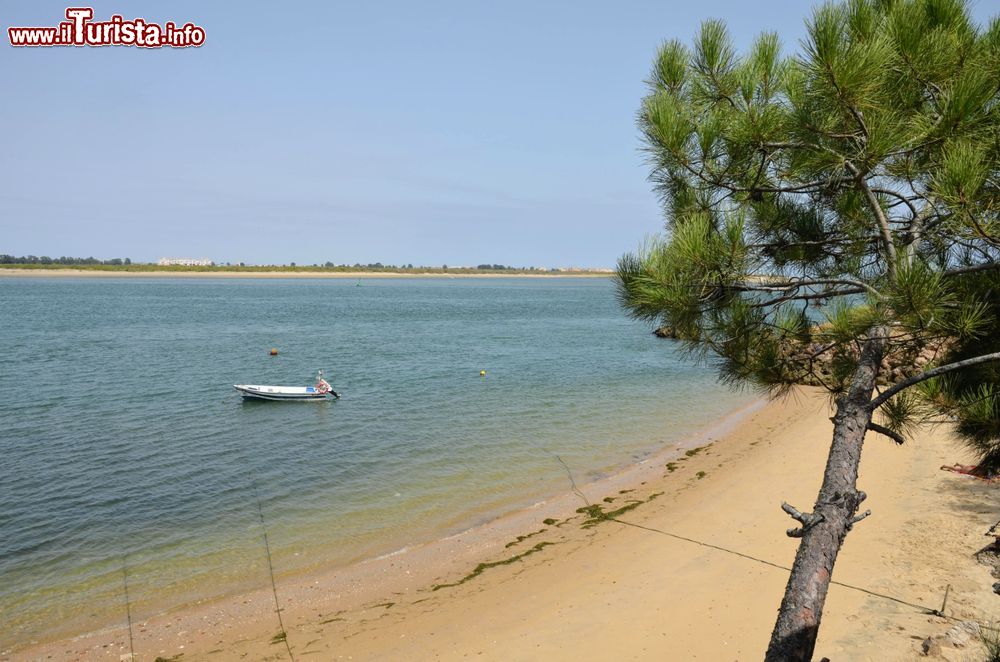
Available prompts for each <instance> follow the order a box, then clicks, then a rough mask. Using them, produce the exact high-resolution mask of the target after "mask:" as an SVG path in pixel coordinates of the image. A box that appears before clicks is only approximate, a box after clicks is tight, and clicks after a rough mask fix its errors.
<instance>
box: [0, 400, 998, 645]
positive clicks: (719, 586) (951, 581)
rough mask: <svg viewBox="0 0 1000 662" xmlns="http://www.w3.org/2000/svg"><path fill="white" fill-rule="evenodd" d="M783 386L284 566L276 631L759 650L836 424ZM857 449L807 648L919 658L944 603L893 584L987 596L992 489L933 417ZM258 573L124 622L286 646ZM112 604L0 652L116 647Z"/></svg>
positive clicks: (955, 601)
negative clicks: (339, 555) (79, 626)
mask: <svg viewBox="0 0 1000 662" xmlns="http://www.w3.org/2000/svg"><path fill="white" fill-rule="evenodd" d="M793 393H794V397H792V398H791V399H786V400H783V401H776V402H768V403H763V402H762V401H757V402H754V403H751V404H750V405H748V406H745V407H743V408H742V409H740V410H737V411H736V412H733V413H732V414H730V415H729V416H727V417H725V418H723V419H721V420H719V421H717V422H716V423H715V424H713V425H712V426H709V427H708V428H705V429H703V430H702V431H701V432H700V433H698V434H695V435H692V436H691V437H689V438H688V439H685V440H684V441H683V442H680V443H677V444H671V445H670V446H668V447H665V448H664V449H663V450H662V451H660V452H657V453H655V454H654V455H652V456H650V457H649V458H647V459H645V460H643V461H641V462H640V463H638V464H635V465H631V466H630V467H627V468H625V469H624V470H623V471H622V472H619V473H616V474H614V475H612V476H609V477H607V478H604V479H601V480H598V481H594V482H591V483H588V484H586V485H580V486H579V491H580V493H581V494H583V495H584V496H585V500H586V501H587V502H589V504H590V506H589V507H587V506H582V504H583V503H584V501H583V500H581V496H580V495H578V494H575V493H573V492H570V493H562V494H560V495H558V496H556V497H554V498H552V499H548V500H546V501H543V502H540V503H537V504H534V505H532V506H530V507H528V508H525V509H522V510H519V511H516V512H514V513H511V514H509V515H507V516H504V517H501V518H499V519H497V520H493V521H490V522H486V523H484V524H481V525H479V526H476V527H473V528H471V529H468V530H466V531H463V532H461V533H457V534H454V535H452V536H448V537H445V538H443V539H440V540H436V541H430V542H426V543H422V544H419V545H414V546H411V547H408V548H404V549H402V550H396V551H394V552H390V553H387V554H383V555H381V556H379V557H377V558H374V559H369V560H367V561H363V562H361V563H358V564H356V565H353V566H350V567H348V568H339V569H331V570H329V571H325V572H321V573H318V574H314V575H309V576H306V577H301V578H297V579H292V580H282V581H281V582H280V583H279V584H278V586H277V593H278V598H279V600H280V603H281V610H282V614H283V619H284V625H285V631H286V633H287V636H288V643H289V645H290V646H291V648H292V649H293V651H294V652H295V654H296V657H298V656H300V655H303V656H304V655H309V654H317V655H319V656H320V657H319V659H338V658H340V657H342V658H343V659H348V658H350V657H353V659H430V658H438V659H460V658H462V657H466V656H473V655H480V656H482V657H484V658H486V659H494V660H502V659H585V660H590V659H593V660H598V659H614V658H617V659H624V658H626V657H632V658H638V659H676V656H677V655H678V652H679V651H683V657H685V658H686V659H706V660H708V659H754V658H759V657H760V656H761V654H762V653H763V649H764V647H766V643H767V638H768V635H769V633H770V629H771V626H773V614H774V610H775V609H776V607H777V605H778V602H779V601H780V598H781V593H782V591H783V589H784V583H785V581H786V580H787V571H786V570H782V569H781V568H782V567H784V568H787V567H789V566H790V564H791V560H792V557H793V556H794V551H795V541H793V540H790V539H789V538H787V537H785V536H784V533H783V532H784V530H785V529H786V528H788V526H789V523H788V519H787V517H786V516H785V515H784V513H782V512H781V511H780V509H779V508H778V505H779V504H780V502H781V501H783V500H787V501H788V502H790V503H793V504H796V505H800V506H801V505H804V504H807V503H809V502H810V501H811V499H812V498H814V496H815V492H816V488H817V487H818V485H819V482H820V480H821V478H822V467H823V464H824V461H825V457H826V450H827V448H828V444H829V441H828V439H829V434H830V430H831V427H832V426H831V424H830V422H829V419H828V416H829V403H828V400H827V398H826V397H825V395H823V394H819V393H817V391H816V390H815V389H796V390H795V391H794V392H793ZM704 442H711V443H710V444H708V445H699V444H704ZM865 453H866V455H865V457H864V459H863V461H862V471H861V483H860V487H861V488H862V489H867V490H868V491H869V494H870V497H869V501H868V502H867V503H866V506H867V507H870V508H871V509H872V511H873V513H874V514H873V516H872V517H871V518H869V519H867V520H865V524H864V525H859V526H858V527H856V528H855V530H854V531H853V532H852V533H851V535H850V536H848V539H847V541H846V543H845V547H844V549H843V551H842V553H841V557H840V559H839V560H838V564H837V570H836V576H835V580H836V583H835V584H834V585H833V586H831V590H830V595H829V598H828V600H827V607H826V609H825V612H824V619H823V627H822V628H821V630H820V638H819V642H818V646H817V656H820V655H826V656H829V657H831V658H833V659H880V660H896V659H898V660H904V659H912V658H913V657H914V656H916V655H918V654H919V650H920V642H921V641H922V640H923V639H925V638H926V637H928V636H938V635H940V634H941V633H943V632H945V631H946V630H947V629H948V628H949V627H951V626H952V625H954V621H946V620H943V619H939V618H935V617H929V616H928V614H927V613H926V612H924V611H922V610H921V609H915V608H913V607H912V606H907V604H903V603H904V602H905V603H908V604H909V605H914V604H916V605H933V608H937V607H938V606H940V604H941V595H942V593H943V591H944V590H945V586H946V585H948V586H950V590H951V593H950V597H949V601H948V609H947V615H948V616H950V617H952V618H953V619H958V620H968V619H976V618H979V619H982V618H984V617H985V615H988V614H989V613H990V610H991V609H992V610H994V611H995V608H996V603H995V600H996V596H995V595H994V594H993V593H992V591H991V587H990V585H991V583H992V581H995V580H993V579H990V576H989V572H988V570H987V569H986V568H985V567H984V566H981V565H978V564H977V563H976V562H975V561H974V560H972V558H971V554H972V553H973V552H975V551H976V550H977V549H979V548H981V547H983V546H984V544H985V542H986V541H985V539H984V538H983V537H982V534H983V531H985V529H986V528H987V527H988V526H989V524H991V523H992V521H994V520H995V517H994V512H993V510H991V509H990V508H989V507H984V505H987V504H984V501H986V502H987V503H988V501H989V500H991V499H992V500H994V501H995V499H996V498H997V497H996V494H997V493H996V491H995V489H996V488H995V486H992V485H988V484H984V483H982V482H979V481H974V480H964V479H963V478H962V477H958V476H955V475H953V474H949V473H948V472H943V471H940V470H939V469H938V466H940V465H941V464H944V463H947V462H949V461H956V460H961V459H963V457H964V456H963V455H962V452H961V450H960V448H959V446H958V445H957V444H956V443H955V442H954V440H952V439H951V438H950V437H949V436H948V435H947V434H946V433H945V431H944V430H942V429H940V428H939V429H936V430H930V431H924V432H921V433H920V434H918V435H917V436H916V437H915V438H914V439H913V440H912V442H908V443H907V444H906V445H904V446H902V447H896V446H895V444H890V443H888V442H887V440H885V439H882V438H879V437H876V436H874V435H873V436H872V438H870V439H869V440H868V443H867V445H866V450H865ZM616 481H617V482H616ZM633 504H634V505H633ZM595 507H596V508H597V509H595ZM602 514H614V515H615V518H614V519H606V518H602V517H601V515H602ZM477 564H478V565H477ZM265 582H266V580H265V579H264V578H262V581H261V587H260V588H259V589H257V590H255V591H252V592H250V593H245V594H241V595H236V596H230V597H228V598H222V599H219V600H212V601H206V602H203V603H200V604H195V605H192V606H189V607H185V608H183V609H180V610H177V611H174V612H167V613H164V614H160V615H158V616H155V617H151V618H149V619H147V620H144V621H137V622H136V623H135V626H134V629H135V651H136V657H137V659H151V658H153V657H156V656H163V657H166V658H169V657H171V656H175V655H178V654H181V653H183V654H184V656H183V659H185V660H191V659H196V660H197V659H211V660H237V659H247V658H249V659H261V658H263V657H273V656H276V655H280V654H282V653H283V652H284V649H283V647H282V646H281V644H280V642H279V643H277V644H276V643H275V642H274V641H273V639H274V636H275V634H276V633H277V632H278V629H279V628H278V624H277V620H276V615H275V611H274V597H273V595H272V594H271V587H270V585H269V584H265ZM879 596H892V597H894V598H895V599H896V600H901V601H903V602H894V601H893V600H889V599H885V598H883V597H879ZM680 597H683V599H678V598H680ZM121 620H122V622H121V623H120V624H119V625H118V626H112V627H110V628H106V629H104V630H102V631H99V632H91V633H88V634H85V635H81V636H78V637H74V638H72V639H63V640H59V641H53V642H48V643H43V644H39V645H36V646H32V647H30V648H25V649H22V650H20V651H18V652H16V653H13V652H8V651H0V659H5V660H6V659H11V660H21V659H24V660H29V659H30V660H35V659H46V658H47V657H48V656H52V657H53V659H56V658H58V659H68V660H119V659H128V653H129V649H128V631H127V629H126V626H125V617H124V614H123V615H122V619H121ZM975 645H976V644H975V643H972V644H970V647H974V646H975ZM967 652H968V649H966V650H965V651H964V652H963V650H961V649H950V648H949V649H947V650H945V652H944V654H943V655H944V658H945V659H951V660H959V659H963V658H962V657H961V656H962V655H965V654H966V653H967ZM8 656H12V657H8ZM671 656H673V657H671Z"/></svg>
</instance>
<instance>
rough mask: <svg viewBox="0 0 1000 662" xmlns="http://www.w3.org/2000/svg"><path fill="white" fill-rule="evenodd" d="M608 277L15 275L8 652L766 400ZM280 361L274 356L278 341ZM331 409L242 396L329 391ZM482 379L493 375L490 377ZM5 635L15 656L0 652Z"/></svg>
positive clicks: (385, 546) (1, 550) (2, 620)
mask: <svg viewBox="0 0 1000 662" xmlns="http://www.w3.org/2000/svg"><path fill="white" fill-rule="evenodd" d="M613 294H614V293H613V288H612V286H611V284H610V283H609V282H608V281H606V280H603V279H600V280H598V279H558V280H538V279H503V280H492V279H491V280H485V279H484V280H419V279H413V280H384V281H383V280H367V281H364V287H356V285H355V283H354V282H353V281H348V280H306V281H301V280H295V281H273V280H231V281H230V280H146V279H142V280H139V279H136V280H119V279H109V280H91V279H81V280H64V279H51V280H50V279H25V280H2V279H0V347H2V348H3V352H2V353H0V394H2V396H3V397H2V398H0V422H2V424H0V425H2V427H0V457H2V462H0V577H3V582H2V583H0V628H2V629H3V630H5V631H4V632H3V633H2V636H0V644H2V646H6V645H10V644H15V643H17V642H23V641H26V640H27V639H29V638H31V637H35V636H39V635H40V634H54V633H59V632H64V633H65V632H72V631H74V630H75V629H79V628H82V627H85V626H86V625H93V624H94V623H99V622H101V620H102V619H105V620H114V619H116V618H118V617H119V615H120V614H119V612H120V609H121V608H120V605H121V602H122V595H121V587H122V563H123V557H124V556H125V555H127V562H128V567H129V570H128V572H129V585H130V594H131V598H132V600H133V601H134V603H135V604H134V610H135V613H137V615H138V617H139V618H143V617H146V616H148V615H151V614H152V613H153V612H154V611H155V610H159V609H163V608H166V607H170V606H175V605H177V604H181V603H183V602H185V601H189V600H193V599H197V598H203V597H209V596H212V595H219V594H222V593H225V592H232V591H239V590H245V589H248V588H252V587H258V586H263V585H264V582H266V568H265V567H264V566H263V559H262V556H263V555H262V550H261V544H260V525H259V521H258V519H257V505H256V501H255V498H254V488H253V485H254V484H256V486H257V490H258V491H259V494H260V499H261V502H262V506H263V510H264V515H265V518H266V519H267V523H268V534H269V537H270V540H271V544H272V550H273V553H274V559H275V565H276V570H277V571H278V573H279V576H281V575H287V574H289V573H294V572H301V571H303V570H306V569H309V568H312V567H316V566H319V565H324V564H325V565H330V564H336V563H346V562H350V561H353V560H357V559H361V558H365V557H368V556H372V555H375V554H378V553H382V552H385V551H388V550H391V549H395V548H398V547H401V546H403V545H406V544H408V543H412V542H415V541H420V540H424V539H428V538H430V537H432V536H435V535H440V534H443V533H450V532H454V531H456V530H459V529H461V528H463V527H467V526H469V525H471V524H473V523H475V522H477V521H481V520H482V519H483V518H486V517H489V516H493V515H496V514H499V513H501V512H503V511H504V510H508V509H511V508H513V507H516V506H520V505H525V504H528V503H531V502H532V501H534V500H537V499H538V498H540V497H542V496H545V495H549V494H552V493H554V492H559V491H564V490H565V489H566V488H567V487H568V486H567V485H565V474H564V470H563V468H562V466H561V465H559V464H558V462H557V461H556V460H555V458H554V454H556V453H558V454H559V455H560V456H561V457H562V458H563V460H565V461H566V462H567V464H568V465H569V466H570V467H572V468H573V470H574V472H575V473H576V475H577V476H587V475H596V473H598V472H602V471H609V470H613V469H614V468H617V467H621V466H623V465H625V464H628V463H630V462H632V461H634V457H635V456H636V455H641V454H643V453H646V452H649V451H651V450H654V449H656V448H658V447H660V446H662V445H663V444H665V443H667V442H670V441H673V440H677V439H680V438H682V437H684V436H685V435H687V434H690V433H691V432H693V431H694V430H695V429H697V428H699V427H702V426H704V425H705V424H707V423H708V422H710V421H711V420H713V419H715V418H717V417H719V416H720V415H722V414H724V413H725V412H727V411H729V410H731V409H734V408H735V407H737V406H738V405H739V404H741V403H742V402H745V401H746V400H747V398H746V397H744V396H737V395H734V394H732V393H730V392H728V391H726V390H725V389H724V388H722V387H720V386H718V385H717V384H716V383H715V378H714V374H713V373H712V372H711V371H709V370H707V369H705V368H698V367H693V366H691V365H690V364H688V363H686V362H684V361H682V360H681V359H680V358H679V357H678V356H677V355H676V353H675V350H674V348H673V347H672V346H671V344H670V343H667V342H663V341H657V340H656V339H654V338H652V337H651V336H650V334H649V329H648V328H647V327H646V326H645V325H642V324H636V323H634V322H630V321H628V320H627V319H625V317H624V315H623V314H622V313H621V311H620V310H619V309H618V308H617V306H616V304H615V301H614V296H613ZM271 347H277V348H279V349H280V354H279V355H278V356H277V357H271V356H269V355H268V349H270V348H271ZM317 368H323V369H324V370H325V371H326V373H327V378H328V379H329V381H330V382H331V383H332V384H333V386H334V388H335V389H336V390H337V391H339V392H341V393H342V394H343V395H344V398H343V399H342V400H340V401H336V402H324V403H268V402H243V401H242V400H241V399H240V398H239V396H238V394H237V393H236V392H235V391H234V390H233V389H232V384H234V383H274V384H308V383H311V380H312V379H313V377H314V375H315V371H316V369H317ZM481 369H482V370H487V371H488V375H487V377H486V378H485V379H483V378H480V377H479V371H480V370H481ZM2 646H0V647H2Z"/></svg>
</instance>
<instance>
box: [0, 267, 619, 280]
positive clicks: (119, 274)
mask: <svg viewBox="0 0 1000 662" xmlns="http://www.w3.org/2000/svg"><path fill="white" fill-rule="evenodd" d="M612 276H613V274H612V273H596V272H579V273H577V272H556V273H512V274H501V273H486V274H478V273H461V272H456V273H405V272H400V271H329V272H328V271H280V270H278V271H111V270H107V271H105V270H101V269H71V268H70V269H18V268H10V269H6V268H4V269H0V278H220V279H241V278H289V279H303V278H306V279H309V278H312V279H330V278H333V279H338V278H347V279H364V278H376V279H387V278H388V279H391V278H433V279H442V278H443V279H448V278H486V279H489V278H541V279H545V278H611V277H612Z"/></svg>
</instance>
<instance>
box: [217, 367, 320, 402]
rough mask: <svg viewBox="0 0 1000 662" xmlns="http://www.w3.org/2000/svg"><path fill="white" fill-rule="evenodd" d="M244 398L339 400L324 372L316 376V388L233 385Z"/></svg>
mask: <svg viewBox="0 0 1000 662" xmlns="http://www.w3.org/2000/svg"><path fill="white" fill-rule="evenodd" d="M233 388H235V389H236V390H237V391H239V392H240V393H241V394H242V395H243V397H244V398H256V399H259V400H326V398H327V396H332V397H333V398H335V399H336V398H339V397H340V394H339V393H337V392H336V391H334V390H333V387H331V386H330V382H328V381H326V380H325V379H323V371H322V370H320V371H319V372H318V373H317V375H316V385H315V386H259V385H256V384H233Z"/></svg>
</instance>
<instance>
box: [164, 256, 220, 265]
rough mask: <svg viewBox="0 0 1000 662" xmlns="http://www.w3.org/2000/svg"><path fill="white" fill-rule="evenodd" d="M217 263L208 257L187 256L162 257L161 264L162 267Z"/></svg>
mask: <svg viewBox="0 0 1000 662" xmlns="http://www.w3.org/2000/svg"><path fill="white" fill-rule="evenodd" d="M214 264H215V263H214V262H212V261H211V260H209V259H208V258H207V257H203V258H200V259H192V258H187V257H161V258H160V261H159V265H160V266H161V267H211V266H213V265H214Z"/></svg>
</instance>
